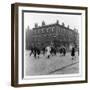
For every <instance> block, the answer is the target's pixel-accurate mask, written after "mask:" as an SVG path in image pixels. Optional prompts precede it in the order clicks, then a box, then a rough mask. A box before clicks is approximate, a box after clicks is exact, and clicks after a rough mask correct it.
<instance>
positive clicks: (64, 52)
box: [63, 48, 66, 56]
mask: <svg viewBox="0 0 90 90" xmlns="http://www.w3.org/2000/svg"><path fill="white" fill-rule="evenodd" d="M63 55H64V56H65V55H66V49H65V48H63Z"/></svg>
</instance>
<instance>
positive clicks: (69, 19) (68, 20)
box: [24, 13, 81, 31]
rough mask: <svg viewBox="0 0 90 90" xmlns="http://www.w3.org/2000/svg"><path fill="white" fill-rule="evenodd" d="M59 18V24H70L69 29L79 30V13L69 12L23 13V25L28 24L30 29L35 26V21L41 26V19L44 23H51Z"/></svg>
mask: <svg viewBox="0 0 90 90" xmlns="http://www.w3.org/2000/svg"><path fill="white" fill-rule="evenodd" d="M57 20H59V24H62V22H64V23H65V26H66V27H67V25H69V26H70V28H71V29H74V28H76V29H78V31H79V30H81V15H69V14H47V13H24V27H25V29H26V28H27V26H29V28H30V29H32V28H33V27H35V23H38V26H41V24H42V21H45V24H46V25H48V24H53V23H56V21H57Z"/></svg>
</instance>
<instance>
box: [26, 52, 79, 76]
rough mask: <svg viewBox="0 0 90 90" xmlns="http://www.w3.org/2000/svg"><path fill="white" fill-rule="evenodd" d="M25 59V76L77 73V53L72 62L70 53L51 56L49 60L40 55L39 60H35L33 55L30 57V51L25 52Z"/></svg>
mask: <svg viewBox="0 0 90 90" xmlns="http://www.w3.org/2000/svg"><path fill="white" fill-rule="evenodd" d="M25 58H26V59H25V60H26V61H25V66H26V67H25V71H26V72H25V74H26V75H27V76H34V75H54V74H74V73H78V72H79V56H78V55H77V52H76V57H75V59H74V60H72V57H71V54H70V52H68V53H67V54H66V56H62V55H60V54H59V53H57V55H56V56H51V57H50V59H48V58H47V57H46V55H45V56H43V55H42V54H41V55H40V58H39V59H38V58H36V59H35V58H34V56H33V55H31V56H30V51H27V52H26V54H25Z"/></svg>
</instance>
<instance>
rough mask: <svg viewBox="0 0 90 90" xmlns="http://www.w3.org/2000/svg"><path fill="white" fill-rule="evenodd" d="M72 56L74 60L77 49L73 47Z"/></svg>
mask: <svg viewBox="0 0 90 90" xmlns="http://www.w3.org/2000/svg"><path fill="white" fill-rule="evenodd" d="M71 56H72V60H73V59H74V56H75V48H74V47H72V51H71Z"/></svg>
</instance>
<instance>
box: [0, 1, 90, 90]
mask: <svg viewBox="0 0 90 90" xmlns="http://www.w3.org/2000/svg"><path fill="white" fill-rule="evenodd" d="M14 2H26V3H42V4H58V5H60V4H61V5H74V6H75V5H76V6H88V7H89V9H90V6H89V0H0V61H1V62H0V90H15V89H18V90H24V89H26V90H70V89H73V90H84V89H85V90H88V89H89V88H90V78H89V83H88V84H70V85H55V86H39V87H25V88H13V87H11V86H10V78H11V74H10V73H11V70H10V69H11V3H14ZM89 14H90V13H89ZM88 16H89V15H88ZM88 19H90V17H88ZM89 28H90V27H89ZM88 30H89V29H88ZM88 33H90V31H88ZM89 38H90V35H89ZM88 44H89V45H88V46H90V42H89V43H88ZM89 50H90V48H88V51H89ZM89 59H90V56H89ZM89 59H88V60H89ZM88 63H90V61H89V62H88ZM89 68H90V66H89ZM88 74H89V76H90V70H89V73H88Z"/></svg>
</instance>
